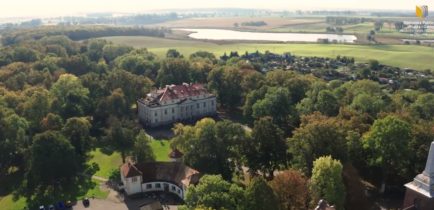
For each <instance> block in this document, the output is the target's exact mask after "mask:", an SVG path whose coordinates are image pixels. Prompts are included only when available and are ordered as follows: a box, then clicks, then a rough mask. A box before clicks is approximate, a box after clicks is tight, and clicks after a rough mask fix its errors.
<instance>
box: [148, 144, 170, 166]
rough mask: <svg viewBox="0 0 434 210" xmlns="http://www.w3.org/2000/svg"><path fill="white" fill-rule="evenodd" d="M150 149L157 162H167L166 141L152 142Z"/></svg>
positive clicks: (168, 146)
mask: <svg viewBox="0 0 434 210" xmlns="http://www.w3.org/2000/svg"><path fill="white" fill-rule="evenodd" d="M151 147H152V150H153V151H154V154H155V158H156V160H157V161H169V156H168V155H169V152H170V142H169V141H167V140H152V141H151Z"/></svg>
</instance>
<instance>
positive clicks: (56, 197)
mask: <svg viewBox="0 0 434 210" xmlns="http://www.w3.org/2000/svg"><path fill="white" fill-rule="evenodd" d="M65 183H66V184H60V183H59V184H55V185H48V186H38V187H36V188H35V189H28V188H26V187H21V188H20V189H19V190H18V191H15V193H14V198H15V199H18V198H19V197H25V198H26V200H27V206H28V208H29V209H37V207H39V206H41V205H44V206H48V205H50V204H55V203H57V202H59V201H62V202H65V201H72V202H73V203H74V202H76V200H77V199H81V198H83V197H85V196H86V194H87V192H88V191H89V190H91V189H93V188H95V187H97V185H98V184H97V183H95V182H92V179H91V178H90V177H86V176H79V177H78V178H76V179H74V180H71V181H69V182H65Z"/></svg>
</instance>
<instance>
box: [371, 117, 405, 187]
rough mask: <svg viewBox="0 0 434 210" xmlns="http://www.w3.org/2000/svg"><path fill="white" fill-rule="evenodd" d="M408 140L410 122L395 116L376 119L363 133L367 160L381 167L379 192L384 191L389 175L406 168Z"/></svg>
mask: <svg viewBox="0 0 434 210" xmlns="http://www.w3.org/2000/svg"><path fill="white" fill-rule="evenodd" d="M410 141H411V126H410V124H409V123H407V122H405V121H403V120H400V119H399V118H397V117H396V116H387V117H385V118H383V119H378V120H376V121H375V122H374V124H373V125H372V126H371V129H370V131H369V132H368V133H366V134H365V136H364V142H363V147H364V148H365V149H366V150H367V151H368V152H369V153H370V157H369V158H368V162H369V164H370V165H372V166H379V167H381V168H382V172H383V174H382V182H383V183H382V187H381V192H384V189H385V187H386V184H387V180H388V177H389V176H392V175H396V174H399V173H400V172H401V171H404V169H405V168H406V166H407V161H408V145H409V142H410Z"/></svg>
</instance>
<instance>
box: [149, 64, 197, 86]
mask: <svg viewBox="0 0 434 210" xmlns="http://www.w3.org/2000/svg"><path fill="white" fill-rule="evenodd" d="M189 75H190V63H189V62H188V61H187V60H185V59H182V58H167V59H164V60H163V61H161V64H160V69H159V70H158V74H157V79H156V83H157V85H158V86H160V87H163V86H165V85H171V84H175V85H180V84H182V83H183V82H186V83H189V82H191V79H190V77H189Z"/></svg>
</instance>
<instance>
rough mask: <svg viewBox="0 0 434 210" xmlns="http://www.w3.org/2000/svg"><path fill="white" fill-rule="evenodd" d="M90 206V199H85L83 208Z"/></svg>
mask: <svg viewBox="0 0 434 210" xmlns="http://www.w3.org/2000/svg"><path fill="white" fill-rule="evenodd" d="M89 205H90V201H89V198H84V199H83V206H84V207H88V206H89Z"/></svg>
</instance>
